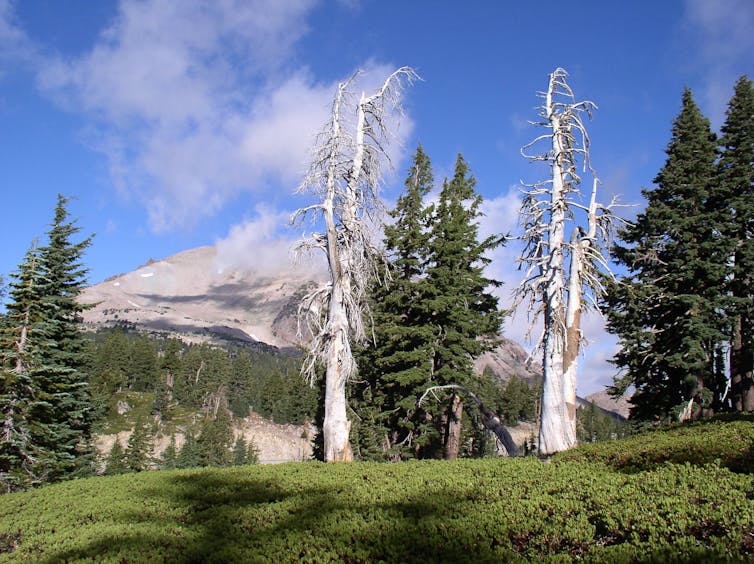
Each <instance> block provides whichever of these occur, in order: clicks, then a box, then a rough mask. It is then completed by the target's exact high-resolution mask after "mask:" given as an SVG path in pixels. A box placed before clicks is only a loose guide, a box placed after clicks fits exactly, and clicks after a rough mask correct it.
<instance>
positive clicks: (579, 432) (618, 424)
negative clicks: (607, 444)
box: [576, 402, 631, 444]
mask: <svg viewBox="0 0 754 564" xmlns="http://www.w3.org/2000/svg"><path fill="white" fill-rule="evenodd" d="M630 430H631V429H630V427H629V425H628V423H627V422H626V421H620V420H618V419H616V418H615V417H613V416H611V415H609V414H607V413H605V412H604V411H602V410H601V409H600V408H599V407H597V406H596V405H595V403H594V402H592V403H591V404H590V405H589V407H582V408H579V409H578V410H577V411H576V436H577V438H578V440H579V444H586V443H594V442H597V441H606V440H610V439H619V438H623V437H627V436H628V435H629V433H630Z"/></svg>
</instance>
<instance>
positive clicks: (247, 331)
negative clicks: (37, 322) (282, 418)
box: [81, 246, 627, 461]
mask: <svg viewBox="0 0 754 564" xmlns="http://www.w3.org/2000/svg"><path fill="white" fill-rule="evenodd" d="M283 262H285V261H283ZM321 280H322V275H321V274H317V272H316V270H315V269H309V270H306V269H302V268H301V267H295V266H294V265H292V264H290V265H285V266H281V267H280V268H279V270H278V271H277V272H271V270H270V268H269V267H266V268H264V270H263V271H261V270H260V271H255V270H254V269H245V270H243V269H233V268H227V267H224V266H222V264H221V261H219V260H218V253H217V249H216V248H215V247H211V246H206V247H199V248H196V249H191V250H188V251H184V252H182V253H178V254H176V255H173V256H171V257H168V258H165V259H162V260H151V259H150V260H149V261H148V262H147V263H146V264H144V265H143V266H141V267H139V268H137V269H136V270H134V271H133V272H129V273H126V274H120V275H118V276H113V277H111V278H108V279H107V280H105V281H103V282H101V283H99V284H95V285H93V286H90V287H88V288H86V289H85V290H84V292H83V294H82V296H81V300H82V302H83V303H89V304H94V306H93V307H92V308H91V309H89V310H87V311H86V312H84V321H85V323H86V324H87V325H88V326H89V327H90V328H92V329H96V328H99V327H107V326H113V325H116V324H122V323H127V324H130V325H134V326H135V327H136V328H137V329H142V330H146V331H150V332H157V333H163V334H170V335H175V336H179V337H180V338H182V339H183V340H185V341H190V342H191V341H207V340H214V341H224V342H228V341H234V342H244V343H246V344H251V345H253V346H260V347H267V346H273V347H278V348H288V347H295V346H297V345H298V339H297V336H296V309H297V307H298V303H299V301H300V299H301V297H302V296H303V295H304V293H305V292H306V291H307V289H308V288H311V287H312V286H313V285H315V284H318V283H319V282H320V281H321ZM485 367H489V368H491V369H492V371H493V372H494V373H495V375H496V376H497V377H498V378H500V379H501V380H503V381H507V380H508V379H510V377H511V376H513V375H515V376H517V377H519V378H523V379H525V380H527V381H528V382H529V383H530V384H533V383H534V381H535V380H536V379H537V378H540V377H541V374H542V368H541V366H539V365H538V364H536V363H530V362H528V354H527V352H526V351H525V350H524V349H523V348H522V347H521V346H520V345H518V344H517V343H515V342H513V341H510V340H509V339H505V338H503V339H502V341H501V344H500V345H499V346H498V347H497V348H496V349H495V350H493V351H491V352H489V353H486V354H484V355H483V356H482V357H480V358H479V359H477V361H476V369H477V370H478V371H479V372H481V371H483V370H484V369H485ZM590 399H591V398H588V399H587V400H582V402H583V403H584V404H585V405H588V403H589V401H590ZM611 402H612V400H610V399H609V398H607V399H606V398H603V397H601V396H600V397H597V398H595V403H596V404H597V405H598V406H600V407H601V408H603V409H605V410H608V411H612V412H617V413H620V415H622V416H624V417H625V413H626V412H627V410H626V407H625V405H615V404H614V402H612V403H611ZM252 419H253V420H251V419H250V420H249V421H245V422H243V424H242V427H243V431H242V430H241V428H239V429H237V432H239V433H241V432H242V433H243V434H244V435H247V434H248V437H251V436H254V438H255V440H256V441H257V443H258V446H259V447H260V450H261V451H262V452H261V458H262V460H270V461H272V460H276V461H279V460H298V459H300V457H301V456H308V451H307V452H306V453H304V451H303V450H302V449H304V450H306V448H308V447H306V446H305V444H308V442H307V441H306V440H304V441H303V442H302V440H301V437H302V432H303V430H302V428H295V429H292V430H291V429H285V430H281V429H277V427H276V426H274V425H272V424H267V425H265V423H264V422H263V421H258V420H257V419H254V416H252ZM258 419H259V418H258ZM239 423H240V422H239ZM273 427H274V428H273ZM287 431H290V432H289V433H288V434H289V435H290V436H287V435H286V432H287ZM516 432H518V434H520V435H521V437H518V436H517V438H519V439H520V440H521V442H523V441H524V440H525V439H526V438H527V437H528V436H530V435H531V434H533V433H535V432H536V430H535V429H534V428H533V427H532V428H529V427H526V428H524V427H521V428H520V429H516ZM248 437H247V438H248ZM120 439H121V441H122V442H123V441H124V440H125V439H126V437H120ZM102 440H103V441H104V442H103V444H101V445H99V446H100V448H101V449H102V450H103V451H105V449H106V448H107V447H108V446H110V445H112V441H113V440H115V437H114V436H110V437H107V440H105V437H102ZM106 443H107V444H106ZM288 443H290V445H289V446H290V448H285V445H286V444H288ZM302 445H303V446H302ZM162 446H164V445H162ZM156 447H157V450H159V446H158V445H156Z"/></svg>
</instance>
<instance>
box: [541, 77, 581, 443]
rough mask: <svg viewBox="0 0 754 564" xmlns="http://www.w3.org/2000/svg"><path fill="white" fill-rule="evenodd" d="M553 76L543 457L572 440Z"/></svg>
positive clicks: (559, 144) (562, 193)
mask: <svg viewBox="0 0 754 564" xmlns="http://www.w3.org/2000/svg"><path fill="white" fill-rule="evenodd" d="M554 79H555V78H554V76H553V77H551V79H550V87H549V89H548V92H547V98H546V102H545V107H546V108H547V113H548V117H549V122H550V127H552V131H553V135H552V153H553V160H552V165H551V167H552V168H551V172H552V187H551V200H550V224H549V234H548V240H549V251H550V254H549V260H548V262H547V265H546V269H547V270H546V289H545V296H546V300H547V303H546V306H545V318H544V341H543V345H544V363H543V378H544V382H543V386H542V421H541V425H540V428H539V449H540V453H541V454H545V455H548V454H552V453H554V452H558V451H561V450H566V449H568V448H571V447H572V446H573V445H574V444H575V441H573V439H572V437H571V433H570V432H569V429H568V425H567V418H566V413H565V409H564V406H565V380H564V374H563V349H564V345H565V335H564V333H565V319H564V318H563V317H564V315H563V314H564V309H565V304H564V303H563V300H564V289H565V275H564V265H563V261H564V254H565V240H564V239H565V211H566V202H565V190H566V186H565V183H564V174H565V172H564V170H563V160H564V157H565V151H566V150H567V148H566V147H564V146H563V139H562V137H561V136H560V134H559V132H560V128H561V124H560V116H559V115H558V114H557V113H556V112H555V110H554V107H553V100H552V95H553V93H554V89H555V86H554Z"/></svg>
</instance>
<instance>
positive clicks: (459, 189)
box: [421, 154, 503, 458]
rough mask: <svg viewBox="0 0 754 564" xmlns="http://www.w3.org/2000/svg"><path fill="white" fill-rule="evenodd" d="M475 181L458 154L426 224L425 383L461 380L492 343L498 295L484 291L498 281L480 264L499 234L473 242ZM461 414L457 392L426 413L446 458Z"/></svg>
mask: <svg viewBox="0 0 754 564" xmlns="http://www.w3.org/2000/svg"><path fill="white" fill-rule="evenodd" d="M475 185H476V180H475V179H474V177H473V176H472V175H471V173H470V171H469V167H468V165H467V164H466V162H465V161H464V159H463V157H462V156H461V155H460V154H459V155H458V159H457V161H456V166H455V174H454V175H453V178H452V179H451V180H450V181H448V180H446V181H445V182H444V183H443V188H442V191H441V192H440V199H439V202H438V204H437V206H436V208H435V209H434V216H433V218H432V224H431V229H430V241H429V246H428V251H429V252H428V256H427V259H428V266H427V270H426V286H425V288H426V289H425V294H424V295H425V296H426V297H425V298H424V300H423V301H422V302H421V304H422V307H423V308H425V309H424V312H423V315H424V316H425V319H426V320H427V323H428V325H429V326H430V327H431V328H432V331H433V340H432V359H433V361H432V369H431V374H430V375H429V379H428V381H427V386H430V385H445V384H458V385H462V386H465V385H467V383H468V382H469V381H470V379H471V377H472V374H473V369H474V358H475V357H477V356H479V355H480V354H481V353H483V352H484V351H486V350H490V349H491V348H492V347H493V346H494V344H495V343H496V342H497V336H498V335H499V331H500V326H501V323H502V319H503V313H502V312H501V311H499V310H498V300H497V298H496V297H495V296H494V295H493V294H491V293H490V288H492V287H497V286H499V285H500V283H499V282H496V281H494V280H490V279H488V278H486V277H485V276H484V267H485V266H486V265H487V264H488V263H489V262H490V261H489V259H488V258H487V257H486V256H485V255H486V253H487V252H488V251H491V250H492V249H494V248H496V247H497V246H499V245H500V244H501V243H502V239H503V238H502V237H499V236H498V237H495V236H491V237H488V238H486V239H484V240H483V241H479V238H478V218H479V216H480V215H481V211H480V210H479V207H480V205H481V203H482V197H481V196H480V195H479V194H478V193H477V192H476V191H475ZM472 409H473V407H472ZM462 413H463V402H462V400H461V398H460V396H458V395H457V394H455V393H451V394H449V395H448V397H447V398H446V400H445V405H444V406H443V409H442V411H441V412H437V411H435V412H434V413H431V414H430V416H431V417H432V420H433V423H434V424H435V425H436V428H438V430H439V432H440V436H441V438H442V443H441V445H440V446H441V448H442V452H443V454H444V456H445V457H447V458H455V457H456V456H457V455H458V452H459V449H460V431H461V429H460V422H461V417H462ZM430 448H432V446H431V445H430Z"/></svg>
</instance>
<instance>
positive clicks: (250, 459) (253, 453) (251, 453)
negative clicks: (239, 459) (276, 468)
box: [246, 437, 259, 464]
mask: <svg viewBox="0 0 754 564" xmlns="http://www.w3.org/2000/svg"><path fill="white" fill-rule="evenodd" d="M246 464H259V448H258V447H257V443H256V442H254V437H249V444H248V445H247V447H246Z"/></svg>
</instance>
